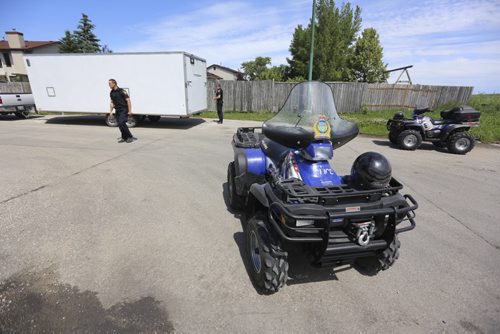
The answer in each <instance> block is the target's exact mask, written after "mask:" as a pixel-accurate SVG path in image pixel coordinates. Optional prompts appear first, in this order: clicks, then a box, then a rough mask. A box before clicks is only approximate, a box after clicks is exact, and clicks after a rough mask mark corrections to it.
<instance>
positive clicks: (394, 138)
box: [387, 106, 480, 154]
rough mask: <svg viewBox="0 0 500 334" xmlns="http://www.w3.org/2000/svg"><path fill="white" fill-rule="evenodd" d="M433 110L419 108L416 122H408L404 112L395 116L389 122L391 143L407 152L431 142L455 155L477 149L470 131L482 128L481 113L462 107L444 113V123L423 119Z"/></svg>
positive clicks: (416, 111) (409, 120) (413, 119)
mask: <svg viewBox="0 0 500 334" xmlns="http://www.w3.org/2000/svg"><path fill="white" fill-rule="evenodd" d="M430 110H431V109H430V108H416V109H415V110H414V111H413V117H412V119H405V118H404V114H403V113H402V112H397V113H396V114H394V117H393V118H392V119H390V120H389V121H387V130H389V140H390V141H391V143H393V144H395V145H397V146H399V148H401V149H403V150H415V149H417V148H418V147H419V146H420V145H421V144H422V141H429V142H432V143H433V144H434V145H435V146H437V147H441V148H444V147H446V148H448V151H449V152H451V153H454V154H466V153H467V152H469V151H471V150H472V149H473V148H474V145H475V140H474V137H473V136H472V135H471V134H470V133H469V130H470V128H471V127H477V126H479V116H480V112H479V111H477V110H475V109H473V108H471V107H469V106H462V107H457V108H453V109H450V110H444V111H441V117H442V119H438V120H434V119H432V118H431V117H429V116H422V115H423V114H424V113H426V112H428V111H430Z"/></svg>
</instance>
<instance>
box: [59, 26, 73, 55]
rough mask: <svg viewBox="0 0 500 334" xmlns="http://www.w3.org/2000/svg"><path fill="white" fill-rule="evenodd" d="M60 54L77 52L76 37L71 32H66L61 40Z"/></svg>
mask: <svg viewBox="0 0 500 334" xmlns="http://www.w3.org/2000/svg"><path fill="white" fill-rule="evenodd" d="M59 52H63V53H73V52H77V45H76V40H75V36H74V35H73V34H72V33H71V32H70V31H69V30H66V31H65V32H64V37H63V38H61V39H60V40H59Z"/></svg>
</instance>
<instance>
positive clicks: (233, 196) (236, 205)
mask: <svg viewBox="0 0 500 334" xmlns="http://www.w3.org/2000/svg"><path fill="white" fill-rule="evenodd" d="M234 175H235V169H234V162H230V163H229V166H227V189H228V197H229V206H230V207H231V209H233V210H241V209H242V208H243V200H244V199H243V197H242V196H239V195H238V194H237V193H236V184H235V181H234Z"/></svg>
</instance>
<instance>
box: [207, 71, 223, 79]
mask: <svg viewBox="0 0 500 334" xmlns="http://www.w3.org/2000/svg"><path fill="white" fill-rule="evenodd" d="M207 80H222V78H221V77H220V76H218V75H216V74H213V73H210V72H207Z"/></svg>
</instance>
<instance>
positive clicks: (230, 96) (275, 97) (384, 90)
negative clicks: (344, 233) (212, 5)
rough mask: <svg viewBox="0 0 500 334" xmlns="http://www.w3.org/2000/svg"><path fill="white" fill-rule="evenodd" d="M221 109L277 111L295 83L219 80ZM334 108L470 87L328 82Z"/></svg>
mask: <svg viewBox="0 0 500 334" xmlns="http://www.w3.org/2000/svg"><path fill="white" fill-rule="evenodd" d="M220 84H221V86H222V90H223V91H224V110H234V111H243V112H253V111H273V112H277V111H278V110H279V109H280V108H281V106H282V105H283V104H284V103H285V101H286V98H287V97H288V94H290V91H291V90H292V88H293V86H294V85H295V83H290V82H274V81H272V80H265V81H221V82H220ZM327 84H328V85H329V86H330V87H331V88H332V91H333V96H334V97H335V104H336V107H337V110H338V111H340V112H360V111H362V110H363V108H367V109H369V110H380V109H401V108H414V107H416V106H429V107H431V108H436V107H437V106H438V105H440V104H444V103H449V102H456V103H460V104H466V103H467V102H468V101H469V99H470V97H471V95H472V90H473V87H459V86H426V85H395V84H367V83H362V82H329V83H327ZM207 89H208V94H207V99H208V101H207V102H208V110H215V101H214V100H213V96H214V92H215V82H214V81H211V80H210V81H208V84H207ZM0 93H31V87H30V84H29V83H28V82H8V83H1V82H0Z"/></svg>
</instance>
